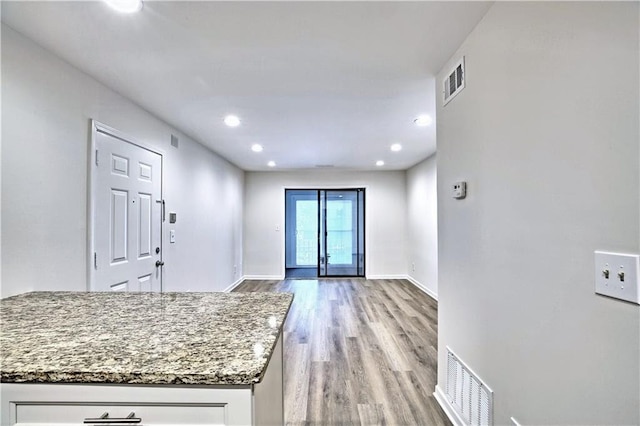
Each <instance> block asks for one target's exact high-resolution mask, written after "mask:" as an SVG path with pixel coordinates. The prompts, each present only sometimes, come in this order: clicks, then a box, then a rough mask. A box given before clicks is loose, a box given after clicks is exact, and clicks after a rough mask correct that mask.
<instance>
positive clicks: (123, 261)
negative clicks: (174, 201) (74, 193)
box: [91, 128, 162, 291]
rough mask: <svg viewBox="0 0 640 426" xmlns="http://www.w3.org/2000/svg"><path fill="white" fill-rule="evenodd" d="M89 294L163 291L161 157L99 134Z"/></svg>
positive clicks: (93, 177)
mask: <svg viewBox="0 0 640 426" xmlns="http://www.w3.org/2000/svg"><path fill="white" fill-rule="evenodd" d="M95 148H96V161H95V162H94V164H92V167H93V173H92V200H93V203H94V208H93V215H94V217H93V249H94V256H95V257H94V265H92V266H94V270H93V271H92V284H91V290H97V291H161V288H162V281H161V278H162V271H161V267H156V261H158V260H161V230H162V217H161V214H162V212H161V200H162V193H161V191H162V187H161V184H162V182H161V179H162V156H161V155H160V154H158V153H155V152H152V151H150V150H147V149H145V148H142V147H140V146H137V145H134V144H133V143H129V142H127V141H125V140H124V139H122V138H120V137H117V136H114V135H112V134H110V133H108V132H107V131H103V130H102V129H100V128H98V129H97V130H96V137H95Z"/></svg>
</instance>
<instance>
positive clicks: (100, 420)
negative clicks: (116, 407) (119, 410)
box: [84, 411, 142, 425]
mask: <svg viewBox="0 0 640 426" xmlns="http://www.w3.org/2000/svg"><path fill="white" fill-rule="evenodd" d="M140 422H142V419H141V418H140V417H136V413H134V412H133V411H132V412H130V413H129V415H128V416H127V417H120V418H117V417H109V413H103V414H102V415H101V416H100V417H94V418H86V419H84V423H85V424H92V425H101V424H112V423H115V424H125V425H132V424H136V423H140Z"/></svg>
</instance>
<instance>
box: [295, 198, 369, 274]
mask: <svg viewBox="0 0 640 426" xmlns="http://www.w3.org/2000/svg"><path fill="white" fill-rule="evenodd" d="M305 190H306V191H310V192H311V191H315V192H316V200H317V201H318V225H317V227H318V232H317V244H318V245H317V267H316V275H317V277H318V278H340V277H363V278H364V277H365V276H366V259H367V258H366V255H365V253H366V247H367V240H366V232H365V230H366V215H365V211H366V210H365V208H366V188H364V187H354V188H285V202H286V200H287V192H288V191H305ZM327 191H329V192H334V191H336V192H340V191H343V192H356V193H357V195H356V221H355V222H356V241H357V244H356V246H357V252H356V255H357V256H356V259H357V261H356V273H355V274H353V275H343V274H335V275H334V274H329V273H328V270H329V268H328V262H327V259H326V247H327V236H328V233H327V215H326V202H327V199H326V194H327ZM321 192H324V194H325V200H324V205H323V203H322V202H321ZM360 193H362V202H360ZM323 209H324V210H325V211H324V212H323V211H322V210H323ZM360 214H362V220H360ZM286 218H287V214H286V208H285V232H286V229H287V228H288V227H289V226H291V224H288V223H287V221H286ZM361 222H362V224H361ZM361 226H362V229H360V227H361ZM322 230H324V235H321V233H322ZM360 237H362V252H361V251H360V244H359V241H360ZM321 238H322V239H323V240H322V241H321ZM323 243H324V247H325V253H323V252H322V245H323ZM286 244H288V238H287V236H286V235H285V252H286V250H287V247H286ZM284 258H285V271H286V255H285V256H284ZM360 258H362V267H360ZM322 262H325V263H324V266H325V268H324V275H322V274H321V268H322V266H323V265H322Z"/></svg>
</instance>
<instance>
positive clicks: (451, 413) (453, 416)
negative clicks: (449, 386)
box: [433, 386, 465, 426]
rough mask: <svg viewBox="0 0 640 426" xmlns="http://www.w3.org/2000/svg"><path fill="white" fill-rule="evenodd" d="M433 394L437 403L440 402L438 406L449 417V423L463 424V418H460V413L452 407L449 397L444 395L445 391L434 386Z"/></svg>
mask: <svg viewBox="0 0 640 426" xmlns="http://www.w3.org/2000/svg"><path fill="white" fill-rule="evenodd" d="M433 396H434V398H435V399H436V401H438V404H440V407H442V410H443V411H444V413H445V414H446V415H447V417H449V420H451V423H453V424H454V425H455V426H465V424H464V420H462V418H461V417H460V415H458V413H457V412H456V410H454V409H453V407H452V406H451V404H450V403H449V399H448V398H447V395H445V393H444V392H443V390H442V388H441V387H440V386H436V390H435V392H434V393H433Z"/></svg>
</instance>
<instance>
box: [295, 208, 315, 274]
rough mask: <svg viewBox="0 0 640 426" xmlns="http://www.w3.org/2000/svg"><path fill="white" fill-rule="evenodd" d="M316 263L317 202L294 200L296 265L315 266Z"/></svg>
mask: <svg viewBox="0 0 640 426" xmlns="http://www.w3.org/2000/svg"><path fill="white" fill-rule="evenodd" d="M317 262H318V202H317V201H316V200H296V264H297V265H299V266H315V265H316V264H317Z"/></svg>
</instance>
